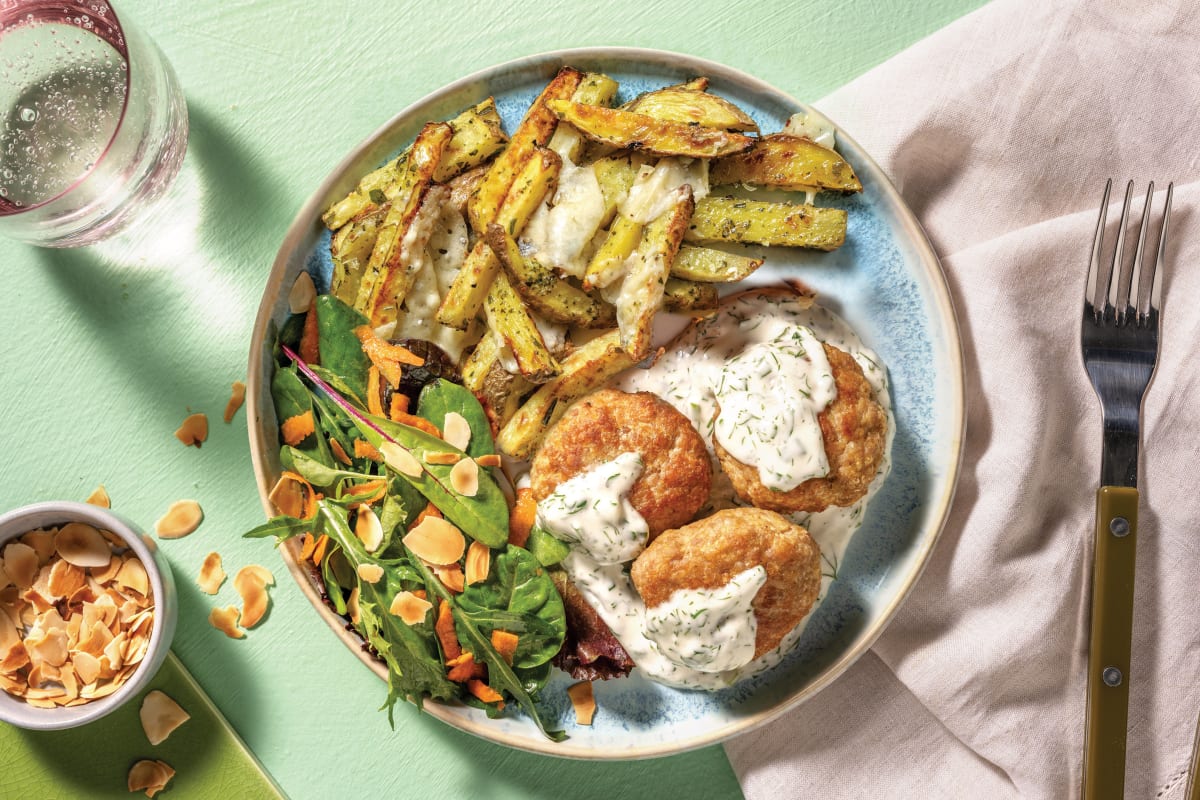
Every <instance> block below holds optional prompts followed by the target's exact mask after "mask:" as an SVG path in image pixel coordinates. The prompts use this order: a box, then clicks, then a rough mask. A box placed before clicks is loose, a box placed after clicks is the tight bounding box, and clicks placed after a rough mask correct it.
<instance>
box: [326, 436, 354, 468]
mask: <svg viewBox="0 0 1200 800" xmlns="http://www.w3.org/2000/svg"><path fill="white" fill-rule="evenodd" d="M329 449H330V450H332V451H333V457H334V458H336V459H337V460H338V461H340V462H342V463H343V464H345V465H346V466H347V467H352V466H354V462H352V461H351V460H350V456H348V455H346V448H344V447H342V443H341V442H339V441H338V440H337V439H334V438H332V437H331V438H330V439H329Z"/></svg>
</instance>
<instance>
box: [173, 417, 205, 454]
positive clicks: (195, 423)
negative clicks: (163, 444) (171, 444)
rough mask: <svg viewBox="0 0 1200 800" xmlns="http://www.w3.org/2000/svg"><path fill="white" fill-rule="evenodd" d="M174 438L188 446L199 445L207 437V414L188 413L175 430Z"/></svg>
mask: <svg viewBox="0 0 1200 800" xmlns="http://www.w3.org/2000/svg"><path fill="white" fill-rule="evenodd" d="M175 438H176V439H178V440H179V441H181V442H183V443H184V444H185V445H187V446H188V447H199V446H200V445H202V444H204V440H205V439H207V438H208V416H207V415H205V414H189V415H188V416H187V417H185V418H184V420H183V424H182V425H180V426H179V429H178V430H176V431H175Z"/></svg>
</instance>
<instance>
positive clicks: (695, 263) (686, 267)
mask: <svg viewBox="0 0 1200 800" xmlns="http://www.w3.org/2000/svg"><path fill="white" fill-rule="evenodd" d="M762 265H763V260H762V259H761V258H750V257H749V256H741V255H737V254H735V253H726V252H725V251H724V250H713V249H712V248H709V247H694V246H692V245H684V246H682V247H680V248H679V252H678V253H676V254H675V261H674V262H673V263H672V264H671V277H672V278H678V279H680V280H685V281H698V282H700V283H733V282H735V281H740V280H742V279H743V278H748V277H750V275H752V274H753V273H754V271H755V270H757V269H758V268H759V267H761V266H762Z"/></svg>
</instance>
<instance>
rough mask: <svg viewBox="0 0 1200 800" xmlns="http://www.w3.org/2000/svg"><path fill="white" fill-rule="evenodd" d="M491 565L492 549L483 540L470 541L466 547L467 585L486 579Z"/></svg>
mask: <svg viewBox="0 0 1200 800" xmlns="http://www.w3.org/2000/svg"><path fill="white" fill-rule="evenodd" d="M491 565H492V551H491V550H490V549H489V548H488V546H487V545H486V544H484V543H483V542H471V546H470V547H468V548H467V568H466V581H467V584H468V585H471V584H475V583H479V582H481V581H486V580H487V576H488V572H489V571H490V570H491Z"/></svg>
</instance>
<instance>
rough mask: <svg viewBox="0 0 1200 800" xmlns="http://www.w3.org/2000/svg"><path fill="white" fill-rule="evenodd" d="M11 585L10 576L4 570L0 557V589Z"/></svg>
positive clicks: (2, 560)
mask: <svg viewBox="0 0 1200 800" xmlns="http://www.w3.org/2000/svg"><path fill="white" fill-rule="evenodd" d="M12 585H13V582H12V578H10V577H8V573H7V572H5V571H4V559H2V558H0V590H3V589H7V588H8V587H9V586H12Z"/></svg>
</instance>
